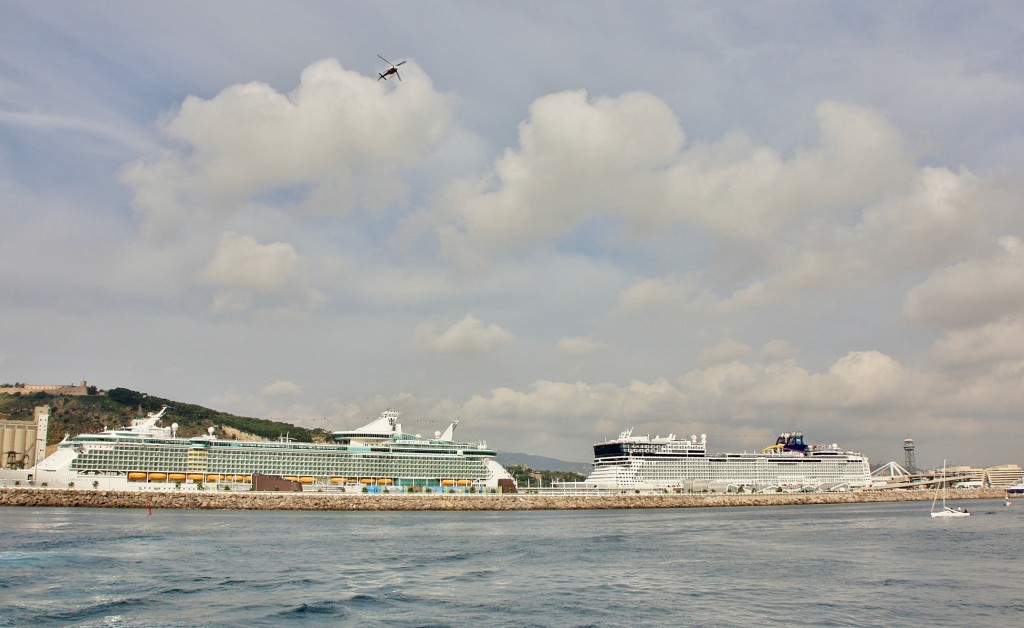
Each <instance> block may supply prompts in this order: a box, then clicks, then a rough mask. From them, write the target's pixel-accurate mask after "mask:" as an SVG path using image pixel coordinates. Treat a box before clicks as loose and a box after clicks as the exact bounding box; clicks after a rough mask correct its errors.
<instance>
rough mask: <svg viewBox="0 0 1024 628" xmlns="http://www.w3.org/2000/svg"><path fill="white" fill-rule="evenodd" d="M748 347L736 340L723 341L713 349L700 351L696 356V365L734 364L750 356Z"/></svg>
mask: <svg viewBox="0 0 1024 628" xmlns="http://www.w3.org/2000/svg"><path fill="white" fill-rule="evenodd" d="M750 353H751V350H750V347H748V346H747V345H745V344H743V343H742V342H739V341H737V340H723V341H722V342H720V343H718V344H717V345H715V346H714V347H710V348H708V349H705V350H703V351H701V352H700V353H699V354H698V355H697V364H702V365H705V366H707V365H711V364H722V363H724V362H735V361H736V360H740V359H742V358H745V357H747V356H748V355H750Z"/></svg>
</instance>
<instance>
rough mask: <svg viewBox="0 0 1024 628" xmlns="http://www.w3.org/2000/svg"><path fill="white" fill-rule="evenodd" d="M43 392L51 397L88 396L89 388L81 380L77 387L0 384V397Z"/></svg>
mask: <svg viewBox="0 0 1024 628" xmlns="http://www.w3.org/2000/svg"><path fill="white" fill-rule="evenodd" d="M37 392H44V393H49V394H51V395H82V396H84V395H88V394H89V386H88V385H87V383H86V381H85V380H84V379H83V380H82V383H81V384H79V385H78V386H76V385H74V384H68V385H63V384H0V395H13V394H15V393H21V394H23V395H31V394H32V393H37Z"/></svg>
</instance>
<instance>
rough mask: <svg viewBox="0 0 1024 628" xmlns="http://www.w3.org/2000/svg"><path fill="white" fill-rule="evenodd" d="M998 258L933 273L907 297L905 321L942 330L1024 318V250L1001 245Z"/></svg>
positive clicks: (1008, 242) (1009, 242) (1006, 242)
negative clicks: (933, 326) (1023, 288)
mask: <svg viewBox="0 0 1024 628" xmlns="http://www.w3.org/2000/svg"><path fill="white" fill-rule="evenodd" d="M1000 245H1001V247H1000V248H1001V250H1000V251H999V252H998V254H996V255H994V256H992V257H989V258H986V259H975V260H970V261H966V262H963V263H960V264H957V265H955V266H951V267H948V268H944V269H942V270H939V271H938V272H936V273H934V274H933V275H932V276H931V277H929V278H928V279H927V280H925V282H924V283H922V284H921V285H919V286H917V287H915V288H914V289H913V290H911V291H910V292H909V293H908V294H907V298H906V301H905V302H904V306H903V315H904V318H905V319H906V320H907V321H909V322H913V323H926V324H930V325H935V326H939V327H943V328H966V327H975V326H981V325H985V324H987V323H991V322H995V321H999V320H1001V319H1003V318H1005V317H1007V316H1011V317H1020V316H1022V315H1024V290H1022V289H1021V286H1024V247H1022V246H1021V243H1020V240H1019V239H1018V238H1015V237H1004V238H1002V239H1001V240H1000Z"/></svg>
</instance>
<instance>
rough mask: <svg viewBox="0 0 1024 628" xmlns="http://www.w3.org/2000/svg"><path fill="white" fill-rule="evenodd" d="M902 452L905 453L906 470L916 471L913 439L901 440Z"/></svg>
mask: <svg viewBox="0 0 1024 628" xmlns="http://www.w3.org/2000/svg"><path fill="white" fill-rule="evenodd" d="M903 452H904V454H905V457H904V464H903V466H905V467H906V468H907V471H909V472H910V473H917V462H916V461H915V460H914V439H913V438H908V439H906V440H904V441H903Z"/></svg>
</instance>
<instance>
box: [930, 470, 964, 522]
mask: <svg viewBox="0 0 1024 628" xmlns="http://www.w3.org/2000/svg"><path fill="white" fill-rule="evenodd" d="M940 484H941V487H942V510H935V502H936V501H937V500H938V498H939V488H936V489H935V496H934V497H932V516H933V517H970V516H971V513H969V512H967V509H966V508H956V509H954V508H950V507H949V506H947V505H946V461H945V460H943V461H942V482H940Z"/></svg>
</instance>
